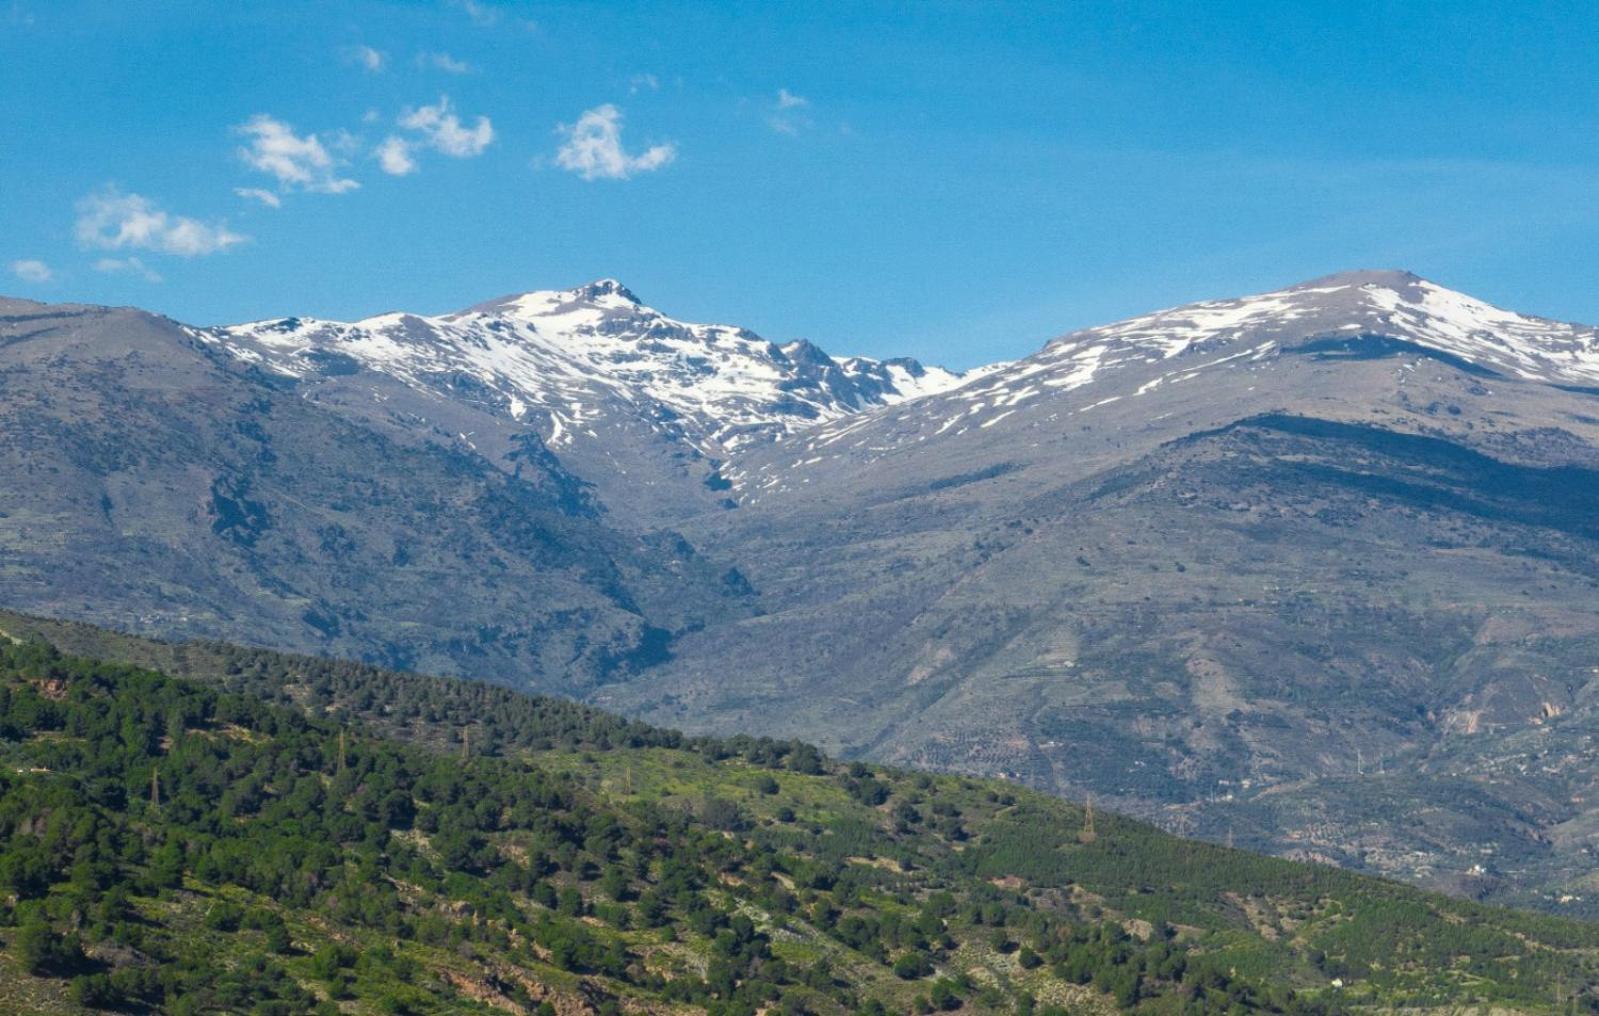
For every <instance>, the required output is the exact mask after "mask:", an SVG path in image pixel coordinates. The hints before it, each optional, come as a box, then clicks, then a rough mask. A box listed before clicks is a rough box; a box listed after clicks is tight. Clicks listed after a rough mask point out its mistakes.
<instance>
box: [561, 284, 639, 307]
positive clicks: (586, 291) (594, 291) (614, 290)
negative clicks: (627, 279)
mask: <svg viewBox="0 0 1599 1016" xmlns="http://www.w3.org/2000/svg"><path fill="white" fill-rule="evenodd" d="M571 292H572V293H573V295H576V296H580V297H582V298H583V299H585V300H600V299H603V298H605V297H607V296H614V297H618V298H620V299H622V300H626V301H627V302H628V303H631V304H638V303H639V302H640V301H639V298H638V297H636V296H634V295H633V291H632V290H630V289H628V288H627V287H626V286H624V285H622V283H621V282H620V281H618V280H616V279H610V278H606V279H595V280H594V281H593V282H590V283H589V284H588V285H586V286H579V287H577V288H576V289H574V290H572V291H571Z"/></svg>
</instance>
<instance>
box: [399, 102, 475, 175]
mask: <svg viewBox="0 0 1599 1016" xmlns="http://www.w3.org/2000/svg"><path fill="white" fill-rule="evenodd" d="M399 124H400V126H401V127H404V128H405V129H406V130H411V131H416V132H417V133H418V134H421V135H422V138H421V142H420V143H422V144H425V145H427V146H428V147H430V148H433V149H435V150H437V151H440V152H443V153H444V154H445V155H449V156H452V157H454V158H457V159H469V158H471V157H473V156H475V155H482V154H483V150H484V149H485V148H487V147H488V146H489V144H490V143H491V142H492V141H493V140H494V126H493V125H492V124H491V123H489V118H488V117H486V116H480V117H478V118H477V123H476V124H474V125H473V126H471V127H464V126H462V124H461V118H460V117H458V116H456V115H455V113H454V112H453V111H452V110H451V109H450V100H449V98H448V97H446V96H441V97H440V98H439V102H438V105H436V106H422V107H421V108H419V109H408V110H406V111H405V113H404V114H402V115H401V117H400V119H399Z"/></svg>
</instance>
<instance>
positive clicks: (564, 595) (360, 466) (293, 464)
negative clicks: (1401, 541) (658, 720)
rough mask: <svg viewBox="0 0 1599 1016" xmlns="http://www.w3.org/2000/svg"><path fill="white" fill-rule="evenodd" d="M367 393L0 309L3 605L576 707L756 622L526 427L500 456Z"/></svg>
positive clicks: (736, 586)
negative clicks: (714, 625) (686, 638)
mask: <svg viewBox="0 0 1599 1016" xmlns="http://www.w3.org/2000/svg"><path fill="white" fill-rule="evenodd" d="M366 387H367V400H368V402H369V403H370V404H371V405H373V406H380V407H385V409H384V410H382V411H366V412H354V411H346V410H345V407H343V406H341V405H339V403H338V402H337V401H335V400H330V399H319V398H317V397H315V394H316V393H315V391H314V389H315V385H314V383H313V384H310V385H308V384H306V383H305V382H303V381H301V380H300V379H298V378H295V377H291V376H286V375H283V374H281V373H277V372H272V371H266V370H262V369H261V368H260V367H259V366H258V365H256V364H253V363H251V362H249V361H247V360H241V359H239V358H237V357H234V356H232V355H229V354H228V353H227V351H225V350H222V349H220V348H218V347H217V346H216V345H215V344H214V343H213V342H210V341H207V340H205V339H204V338H202V337H200V336H199V334H198V333H197V332H196V331H195V330H194V329H191V328H186V327H184V326H180V325H178V324H176V323H174V322H171V321H169V320H166V319H164V318H158V317H155V316H153V315H150V314H145V313H143V312H139V311H134V310H115V309H107V308H97V307H75V306H45V305H41V304H32V303H27V302H23V301H0V432H3V433H4V434H5V435H6V440H5V441H3V442H0V477H4V478H5V479H4V481H3V482H0V601H3V602H5V603H8V604H11V605H17V606H26V607H28V608H29V609H35V610H40V611H46V612H50V613H56V614H62V615H69V616H73V617H78V618H83V619H91V620H102V621H106V622H108V623H113V624H117V625H121V626H124V627H131V628H134V629H137V630H141V631H151V632H160V633H164V634H172V635H177V634H208V635H231V636H233V637H236V638H240V639H248V640H252V641H263V642H267V643H270V644H272V645H278V646H285V647H297V648H305V649H313V648H314V649H321V650H324V651H327V652H331V653H335V654H340V655H347V656H356V657H361V658H365V659H372V660H388V661H390V662H391V663H393V664H395V665H401V666H415V667H427V668H430V669H436V670H442V671H444V672H448V673H457V674H471V675H474V676H486V675H494V676H498V677H500V678H502V679H505V680H513V679H514V680H517V681H520V682H525V683H534V684H540V685H544V686H548V687H552V688H564V689H566V690H568V691H580V690H582V689H583V688H586V687H588V686H590V685H591V684H593V683H594V682H598V681H604V680H608V679H611V678H612V677H613V676H615V675H617V674H619V673H622V672H625V671H627V670H629V669H636V668H638V667H641V666H643V665H645V664H647V663H648V662H651V661H653V660H655V659H658V658H660V656H661V655H662V654H663V653H664V652H665V647H666V645H667V644H668V642H669V641H670V639H671V637H672V635H673V633H674V632H677V631H682V630H686V629H689V628H695V627H700V626H703V625H705V624H706V623H708V622H709V621H710V620H712V619H714V618H718V617H720V616H722V615H723V614H725V613H726V612H728V611H734V612H738V611H742V610H745V609H747V608H746V607H745V606H744V601H745V600H746V599H747V591H746V590H745V587H744V586H743V585H742V582H741V580H739V579H738V578H737V575H736V573H729V571H728V569H727V567H726V566H725V565H716V566H713V565H711V564H710V563H708V562H706V561H704V560H703V559H702V558H701V557H700V556H699V555H698V554H697V553H696V552H695V550H694V548H693V547H692V546H690V545H689V544H688V543H687V542H685V541H684V540H683V539H682V538H681V537H680V536H678V535H676V534H675V533H672V532H669V531H662V532H655V533H649V534H642V533H639V532H637V531H636V530H632V529H628V528H620V527H618V526H617V525H616V524H614V523H613V522H612V521H611V520H610V519H609V518H608V517H607V515H606V513H605V511H604V510H603V506H602V505H601V504H600V503H599V502H598V500H597V499H596V498H595V496H594V494H593V490H592V488H591V487H590V485H589V484H587V483H586V482H585V481H584V480H582V479H581V478H579V477H577V476H576V475H574V474H573V473H572V472H571V471H570V470H569V469H568V468H567V467H566V466H565V465H563V464H562V463H561V462H560V461H559V460H558V459H557V457H556V456H555V455H554V454H553V453H551V451H550V450H549V448H548V447H547V446H546V445H545V444H544V443H543V441H542V440H541V439H540V437H539V435H538V433H537V432H536V431H535V430H533V429H531V428H523V429H521V430H519V431H516V432H514V433H512V432H507V433H506V434H504V435H503V444H502V448H503V454H502V455H501V456H500V457H499V458H498V459H496V460H490V459H488V458H487V457H485V456H484V455H482V454H480V453H479V452H478V451H477V450H476V449H474V448H473V446H472V443H471V441H470V439H469V438H468V437H466V436H464V435H463V434H462V432H461V430H460V429H458V428H457V427H456V426H453V424H456V423H457V422H458V421H459V420H460V418H461V417H460V416H459V414H456V415H452V414H451V413H449V412H444V411H440V412H438V413H434V412H432V411H431V409H432V407H433V405H434V403H426V402H421V401H418V400H417V399H416V397H415V393H414V391H413V390H412V389H411V388H409V387H408V386H407V385H406V384H405V383H404V382H403V381H401V380H398V379H394V378H390V377H388V376H385V375H376V374H373V375H371V376H370V377H369V378H368V379H367V380H366ZM308 388H309V389H312V390H311V391H308V390H307V389H308ZM446 408H448V407H446Z"/></svg>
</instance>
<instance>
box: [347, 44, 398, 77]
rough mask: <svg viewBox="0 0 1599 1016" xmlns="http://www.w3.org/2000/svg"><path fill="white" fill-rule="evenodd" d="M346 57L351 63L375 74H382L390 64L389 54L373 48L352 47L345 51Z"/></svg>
mask: <svg viewBox="0 0 1599 1016" xmlns="http://www.w3.org/2000/svg"><path fill="white" fill-rule="evenodd" d="M344 56H345V58H346V59H347V60H349V61H350V62H351V63H354V64H358V65H360V66H361V67H363V68H365V69H366V70H367V71H369V72H371V73H373V74H377V73H379V72H381V71H382V70H383V68H384V67H386V66H388V63H389V55H388V54H387V53H385V52H383V51H382V50H381V49H373V48H372V47H371V46H350V47H349V48H347V49H346V50H345V51H344Z"/></svg>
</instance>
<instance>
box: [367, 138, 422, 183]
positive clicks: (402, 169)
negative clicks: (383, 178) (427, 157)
mask: <svg viewBox="0 0 1599 1016" xmlns="http://www.w3.org/2000/svg"><path fill="white" fill-rule="evenodd" d="M373 154H374V155H376V156H377V159H378V165H379V166H380V167H382V169H383V172H385V173H387V174H389V175H390V176H407V175H409V174H411V173H415V172H416V159H415V158H414V157H413V156H412V155H411V142H409V141H407V140H405V139H404V138H402V137H396V136H395V135H393V134H390V135H389V136H388V137H386V138H384V139H383V143H382V144H380V145H378V147H377V149H376V150H375V151H374V152H373Z"/></svg>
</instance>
